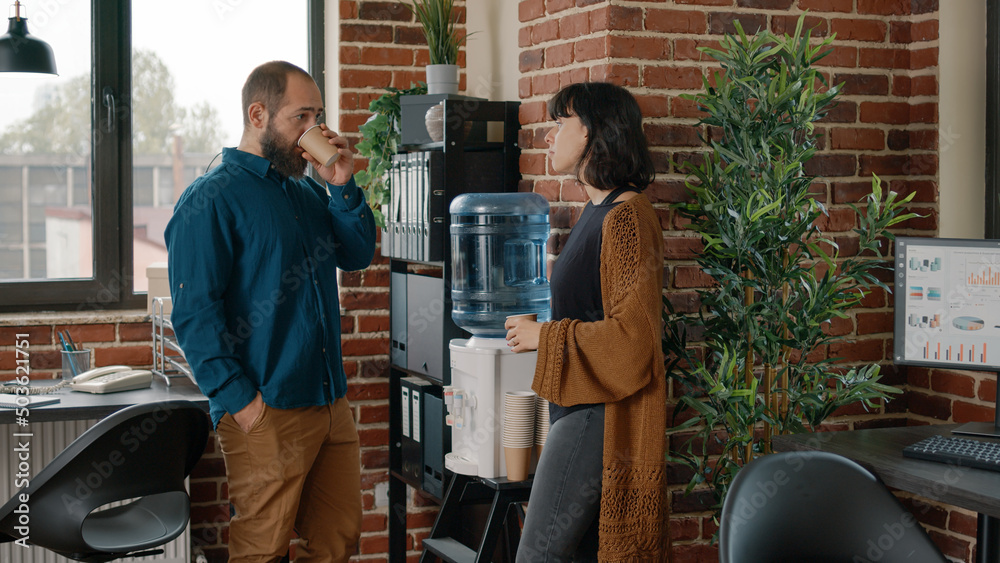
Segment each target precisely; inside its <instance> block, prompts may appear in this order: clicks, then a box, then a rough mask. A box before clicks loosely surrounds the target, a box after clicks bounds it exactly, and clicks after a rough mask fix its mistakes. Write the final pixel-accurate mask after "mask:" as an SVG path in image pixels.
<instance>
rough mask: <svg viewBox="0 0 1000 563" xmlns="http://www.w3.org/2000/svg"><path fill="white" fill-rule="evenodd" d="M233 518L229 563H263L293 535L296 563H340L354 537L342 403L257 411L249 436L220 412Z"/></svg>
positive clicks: (353, 453) (355, 513) (352, 474)
mask: <svg viewBox="0 0 1000 563" xmlns="http://www.w3.org/2000/svg"><path fill="white" fill-rule="evenodd" d="M217 432H218V434H219V442H220V444H221V446H222V454H223V456H225V460H226V476H227V478H228V480H229V501H230V503H231V504H232V506H233V509H234V510H235V515H234V516H233V518H232V520H231V521H230V523H229V561H230V563H270V562H273V561H277V560H279V559H280V558H281V557H283V556H284V555H285V554H286V553H287V551H288V543H289V541H290V540H291V538H292V532H293V530H294V531H295V532H297V533H298V534H299V538H300V539H299V544H298V546H297V547H296V559H295V560H296V562H298V563H304V562H309V563H315V562H321V561H322V562H341V561H345V562H346V561H347V560H348V559H349V558H350V557H351V556H352V555H354V554H355V552H356V551H357V543H358V538H359V536H360V535H361V462H360V446H359V443H358V431H357V429H356V428H355V426H354V417H353V416H352V414H351V409H350V406H349V405H348V402H347V399H345V398H341V399H337V401H336V402H334V403H333V404H331V405H325V406H322V407H305V408H299V409H287V410H283V409H274V408H271V407H268V406H267V405H265V406H264V409H263V411H262V412H261V414H260V416H259V417H258V418H257V420H255V421H254V423H253V425H252V426H251V428H250V431H249V432H244V431H243V429H241V428H240V427H239V425H238V424H236V421H235V420H233V417H232V416H231V415H229V414H228V413H227V414H226V415H224V416H223V417H222V420H220V421H219V426H218V428H217Z"/></svg>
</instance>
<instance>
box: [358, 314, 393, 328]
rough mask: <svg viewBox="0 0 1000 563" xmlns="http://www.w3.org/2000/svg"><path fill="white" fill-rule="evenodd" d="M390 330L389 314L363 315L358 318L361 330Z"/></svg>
mask: <svg viewBox="0 0 1000 563" xmlns="http://www.w3.org/2000/svg"><path fill="white" fill-rule="evenodd" d="M385 330H389V315H380V316H377V317H376V316H368V315H366V316H363V317H360V318H359V319H358V331H359V332H381V331H385Z"/></svg>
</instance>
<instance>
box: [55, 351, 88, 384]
mask: <svg viewBox="0 0 1000 563" xmlns="http://www.w3.org/2000/svg"><path fill="white" fill-rule="evenodd" d="M60 354H62V378H63V381H72V379H73V378H74V377H76V376H77V375H80V374H81V373H83V372H85V371H87V370H89V369H90V350H76V351H72V352H70V351H68V350H60Z"/></svg>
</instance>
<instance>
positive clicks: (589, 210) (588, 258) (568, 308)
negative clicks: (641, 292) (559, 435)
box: [549, 187, 639, 423]
mask: <svg viewBox="0 0 1000 563" xmlns="http://www.w3.org/2000/svg"><path fill="white" fill-rule="evenodd" d="M628 191H633V192H638V191H639V190H637V189H635V188H633V187H626V188H618V189H616V190H613V191H612V192H611V193H610V194H608V195H607V197H605V198H604V200H603V201H602V202H601V203H599V204H597V205H594V203H593V202H587V205H585V206H584V207H583V212H582V213H581V214H580V219H579V220H577V222H576V225H574V226H573V229H572V230H571V231H570V233H569V237H568V238H567V239H566V244H565V245H564V246H563V248H562V250H561V251H560V252H559V257H558V258H556V261H555V263H554V264H553V266H552V275H551V276H550V278H549V285H550V287H551V288H552V320H553V321H560V320H562V319H573V320H580V321H584V322H592V321H599V320H601V319H603V318H604V302H603V300H602V299H601V230H602V228H603V227H604V219H605V218H606V217H607V215H608V213H609V212H610V211H611V210H612V209H614V208H615V206H617V205H618V203H616V202H615V199H617V198H618V196H620V195H621V194H623V193H625V192H628ZM590 406H592V405H589V404H588V405H574V406H572V407H563V406H560V405H557V404H555V403H551V404H549V422H550V423H555V421H556V420H558V419H559V418H561V417H563V416H566V415H567V414H569V413H571V412H573V411H576V410H580V409H584V408H587V407H590Z"/></svg>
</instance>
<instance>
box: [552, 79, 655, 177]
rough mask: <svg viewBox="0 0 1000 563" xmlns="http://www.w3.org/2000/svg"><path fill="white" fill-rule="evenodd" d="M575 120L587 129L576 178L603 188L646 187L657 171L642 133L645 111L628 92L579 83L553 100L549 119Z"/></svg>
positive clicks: (589, 83) (616, 88)
mask: <svg viewBox="0 0 1000 563" xmlns="http://www.w3.org/2000/svg"><path fill="white" fill-rule="evenodd" d="M574 115H575V116H576V117H579V118H580V121H582V122H583V126H584V127H586V128H587V146H586V147H584V149H583V154H582V155H581V156H580V162H579V164H578V169H577V171H576V177H577V180H580V181H583V182H585V183H587V184H589V185H591V186H594V187H595V188H598V189H601V190H613V189H615V188H620V187H624V186H633V187H635V188H638V189H639V190H644V189H646V186H648V185H649V184H650V183H652V182H653V178H654V177H655V176H656V171H655V169H654V168H653V158H652V157H651V156H650V154H649V146H648V144H647V143H646V135H645V134H644V133H643V131H642V112H641V111H640V110H639V104H638V102H636V101H635V98H634V97H632V94H630V93H629V92H628V90H626V89H624V88H622V87H620V86H615V85H614V84H608V83H606V82H580V83H577V84H570V85H569V86H567V87H565V88H563V89H562V90H560V91H559V92H558V93H556V95H555V96H553V97H552V99H551V100H549V117H550V118H551V119H557V118H561V117H570V116H574Z"/></svg>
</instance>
